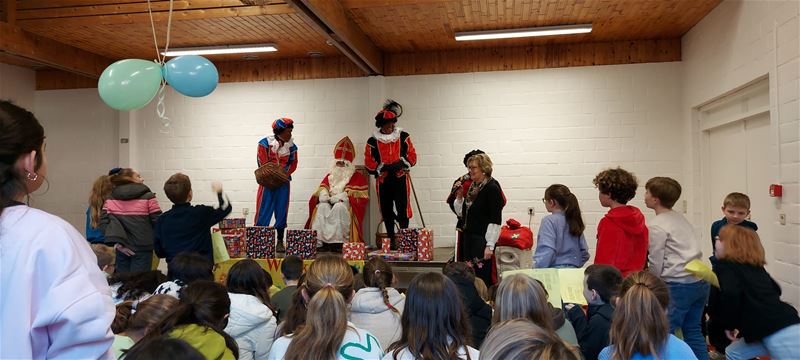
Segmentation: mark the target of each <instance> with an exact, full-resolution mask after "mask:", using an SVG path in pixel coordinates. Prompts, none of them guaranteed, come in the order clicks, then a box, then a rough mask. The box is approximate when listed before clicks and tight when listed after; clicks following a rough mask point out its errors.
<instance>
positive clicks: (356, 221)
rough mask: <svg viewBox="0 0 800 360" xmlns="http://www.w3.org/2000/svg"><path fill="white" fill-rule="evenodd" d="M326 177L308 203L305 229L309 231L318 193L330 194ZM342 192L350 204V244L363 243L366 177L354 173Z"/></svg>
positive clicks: (367, 195)
mask: <svg viewBox="0 0 800 360" xmlns="http://www.w3.org/2000/svg"><path fill="white" fill-rule="evenodd" d="M328 176H329V175H325V178H324V179H322V182H321V183H320V184H319V187H318V188H317V190H316V191H314V194H313V195H311V199H310V200H309V201H308V214H309V216H308V220H306V226H305V228H306V229H311V225H312V224H311V222H312V221H313V220H314V217H315V216H316V215H317V204H319V192H320V191H321V190H323V189H324V190H327V191H329V192H330V183H329V182H328ZM344 191H345V192H346V193H347V200H348V201H349V202H350V242H364V234H363V231H362V230H363V229H362V227H363V226H362V225H363V221H364V214H365V213H366V210H367V204H368V203H369V187H368V182H367V177H366V176H364V175H362V174H361V173H360V172H358V171H356V172H354V173H353V176H351V177H350V181H349V182H348V183H347V185H345V187H344Z"/></svg>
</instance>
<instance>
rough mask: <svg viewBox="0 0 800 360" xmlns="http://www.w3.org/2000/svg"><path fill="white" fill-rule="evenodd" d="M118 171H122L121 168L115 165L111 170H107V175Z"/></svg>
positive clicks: (115, 173)
mask: <svg viewBox="0 0 800 360" xmlns="http://www.w3.org/2000/svg"><path fill="white" fill-rule="evenodd" d="M120 171H122V168H120V167H115V168H113V169H111V170H108V175H109V176H111V175H117V174H119V172H120Z"/></svg>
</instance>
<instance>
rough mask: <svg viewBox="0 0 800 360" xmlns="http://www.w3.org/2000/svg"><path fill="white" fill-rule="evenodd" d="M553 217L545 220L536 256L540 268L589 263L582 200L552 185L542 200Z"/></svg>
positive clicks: (561, 186) (577, 265) (565, 189)
mask: <svg viewBox="0 0 800 360" xmlns="http://www.w3.org/2000/svg"><path fill="white" fill-rule="evenodd" d="M542 201H543V202H544V206H545V208H546V209H547V211H548V212H550V215H547V216H545V217H544V218H543V219H542V224H541V225H540V227H539V235H538V237H537V239H536V252H535V254H534V255H533V261H534V262H535V264H534V267H536V268H579V267H582V266H583V264H585V263H586V261H587V260H589V247H588V246H587V245H586V238H585V237H584V236H583V230H584V229H586V226H585V225H584V224H583V218H582V217H581V208H580V206H579V205H578V198H576V197H575V194H573V193H572V192H570V191H569V188H568V187H566V186H565V185H561V184H553V185H550V186H549V187H548V188H547V190H545V192H544V198H543V199H542Z"/></svg>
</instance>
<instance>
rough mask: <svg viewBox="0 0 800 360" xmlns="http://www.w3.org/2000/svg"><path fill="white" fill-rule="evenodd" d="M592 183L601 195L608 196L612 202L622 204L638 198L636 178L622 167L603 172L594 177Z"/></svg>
mask: <svg viewBox="0 0 800 360" xmlns="http://www.w3.org/2000/svg"><path fill="white" fill-rule="evenodd" d="M592 183H594V186H595V187H596V188H597V189H598V190H600V193H601V194H608V195H609V197H611V200H614V201H616V202H618V203H620V204H627V203H628V201H631V199H633V197H634V196H636V188H637V187H638V186H639V183H638V180H636V176H634V175H633V174H632V173H630V172H628V171H626V170H625V169H623V168H620V167H617V168H616V169H607V170H603V171H601V172H600V173H599V174H597V176H595V177H594V180H592Z"/></svg>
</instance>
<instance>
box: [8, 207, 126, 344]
mask: <svg viewBox="0 0 800 360" xmlns="http://www.w3.org/2000/svg"><path fill="white" fill-rule="evenodd" d="M0 278H1V279H2V281H0V284H2V288H0V319H2V321H0V358H2V359H25V358H27V359H31V358H33V359H44V358H47V359H97V358H101V359H111V358H113V355H112V354H111V352H110V348H111V344H112V342H113V341H114V334H113V333H112V332H111V322H112V321H113V320H114V315H115V310H114V305H113V304H112V302H111V290H110V289H109V287H108V283H107V280H106V277H105V275H103V272H101V271H100V268H99V267H98V266H97V258H96V257H95V255H94V253H93V252H92V249H91V248H90V247H89V243H88V242H87V241H86V239H84V238H83V236H81V235H80V233H78V231H77V230H75V228H74V227H72V225H70V224H68V223H67V222H66V221H64V220H62V219H61V218H59V217H57V216H54V215H51V214H48V213H46V212H44V211H41V210H37V209H33V208H30V207H27V206H24V205H17V206H11V207H8V208H5V209H4V210H3V212H2V215H1V216H0Z"/></svg>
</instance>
